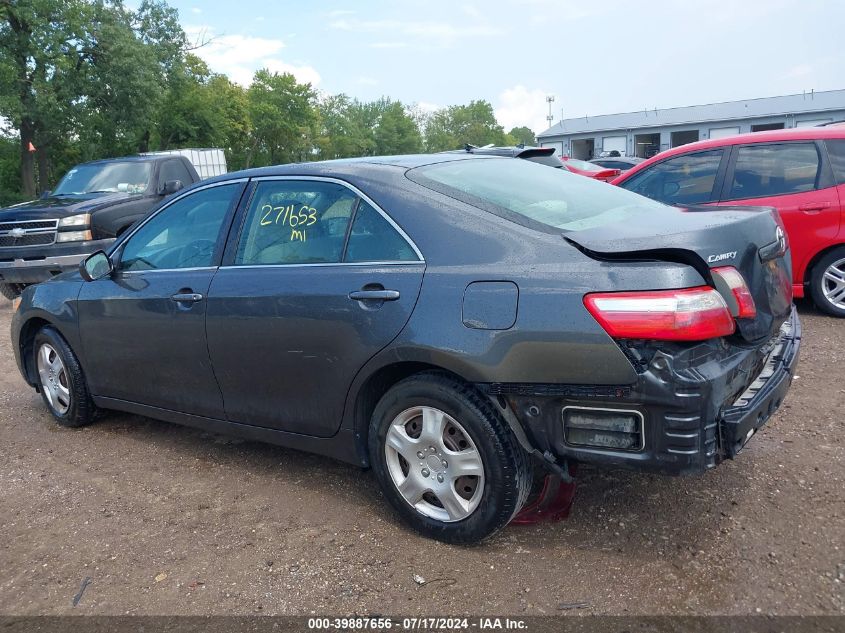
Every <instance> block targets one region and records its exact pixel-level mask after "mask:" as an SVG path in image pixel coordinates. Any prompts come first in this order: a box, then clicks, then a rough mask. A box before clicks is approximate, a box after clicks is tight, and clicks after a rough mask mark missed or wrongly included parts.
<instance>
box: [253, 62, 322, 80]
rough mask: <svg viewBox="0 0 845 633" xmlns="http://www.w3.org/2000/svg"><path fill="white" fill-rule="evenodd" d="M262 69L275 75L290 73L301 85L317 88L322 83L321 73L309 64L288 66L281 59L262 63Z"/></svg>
mask: <svg viewBox="0 0 845 633" xmlns="http://www.w3.org/2000/svg"><path fill="white" fill-rule="evenodd" d="M262 67H263V68H266V69H267V70H270V71H272V72H274V73H279V74H282V73H290V74H291V75H293V76H294V77H296V80H297V81H298V82H299V83H306V84H311V85H312V86H316V85H317V84H319V83H320V81H321V77H320V73H318V72H317V70H316V69H315V68H314V67H313V66H308V65H307V64H303V65H297V64H288V63H287V62H283V61H282V60H281V59H265V60H263V62H262Z"/></svg>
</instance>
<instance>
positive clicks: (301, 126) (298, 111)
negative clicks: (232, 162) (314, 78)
mask: <svg viewBox="0 0 845 633" xmlns="http://www.w3.org/2000/svg"><path fill="white" fill-rule="evenodd" d="M316 98H317V95H316V93H315V92H314V91H313V90H312V89H311V84H300V83H298V82H297V81H296V78H295V77H294V76H293V75H291V74H290V73H283V74H281V75H280V74H278V73H271V72H270V71H269V70H267V69H263V70H259V71H258V72H256V73H255V77H254V78H253V80H252V85H250V87H249V89H248V90H247V102H248V107H249V116H250V120H251V121H252V135H251V139H250V146H249V149H248V151H247V157H246V166H247V167H250V166H253V165H276V164H280V163H293V162H300V161H303V160H306V159H307V158H311V155H312V150H313V148H314V145H313V142H314V139H315V137H316V128H317V123H318V115H317V109H316Z"/></svg>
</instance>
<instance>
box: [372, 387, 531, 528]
mask: <svg viewBox="0 0 845 633" xmlns="http://www.w3.org/2000/svg"><path fill="white" fill-rule="evenodd" d="M369 453H370V463H371V464H372V468H373V471H374V473H375V475H376V478H377V479H378V480H379V483H380V484H381V487H382V490H383V491H384V494H385V496H386V497H387V499H388V501H389V502H390V503H391V505H392V506H393V507H394V508H395V509H396V511H397V512H398V513H399V514H400V515H401V516H402V518H403V519H405V521H406V522H407V523H409V524H410V525H411V526H412V527H413V528H414V529H416V530H417V531H419V532H421V533H422V534H424V535H425V536H428V537H430V538H434V539H437V540H440V541H444V542H446V543H455V544H470V543H477V542H479V541H482V540H484V539H486V538H488V537H490V536H492V535H493V534H495V533H496V532H497V531H499V530H500V529H501V528H503V527H504V526H505V525H507V523H508V522H509V521H510V520H511V519H512V518H513V516H514V515H515V514H516V513H517V512H518V511H519V510H520V508H522V506H523V504H524V503H525V500H526V499H527V497H528V493H529V492H530V490H531V483H532V468H531V464H530V461H529V459H528V456H527V455H526V454H525V452H524V451H523V450H522V448H521V447H520V446H519V443H518V441H517V440H516V438H515V437H514V435H513V433H512V432H511V430H510V428H509V427H508V425H507V423H506V422H505V421H504V420H503V419H502V417H501V416H500V415H499V414H498V412H497V411H496V410H495V409H494V408H493V406H492V405H491V404H490V403H489V402H488V401H487V400H486V399H484V398H483V397H482V396H481V394H479V393H478V392H477V391H476V390H475V389H474V388H473V387H472V386H470V385H467V384H466V383H462V382H460V381H458V380H456V379H454V378H452V377H450V376H447V375H445V374H441V373H436V372H426V373H421V374H416V375H414V376H411V377H409V378H406V379H404V380H402V381H400V382H399V383H397V384H396V385H394V386H393V387H392V388H391V389H390V390H389V391H388V392H387V393H386V394H385V395H384V396H383V397H382V399H381V400H380V401H379V403H378V405H377V406H376V408H375V411H374V412H373V417H372V420H371V422H370V434H369Z"/></svg>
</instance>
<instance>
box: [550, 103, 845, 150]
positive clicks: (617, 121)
mask: <svg viewBox="0 0 845 633" xmlns="http://www.w3.org/2000/svg"><path fill="white" fill-rule="evenodd" d="M842 120H845V90H828V91H825V92H807V93H804V94H797V95H785V96H782V97H766V98H762V99H748V100H747V101H727V102H724V103H710V104H707V105H696V106H686V107H683V108H667V109H664V110H659V109H654V110H642V111H640V112H626V113H624V114H603V115H599V116H584V117H579V118H577V119H564V120H562V121H561V122H560V123H556V124H555V125H553V126H552V127H550V128H549V129H548V130H546V131H545V132H542V133H540V134H538V135H537V140H538V142H539V144H540V145H541V146H543V147H555V148H556V149H557V150H558V152H560V154H561V155H562V156H571V157H572V158H581V159H584V160H589V159H590V158H596V157H598V156H599V155H600V154H601V153H602V152H603V151H604V152H610V151H613V150H616V151H618V152H619V153H620V154H622V155H623V156H640V157H642V158H648V157H650V156H653V155H654V154H657V153H658V152H662V151H663V150H665V149H669V148H670V147H677V146H678V145H684V144H686V143H693V142H695V141H700V140H704V139H708V138H721V137H724V136H732V135H734V134H741V133H744V132H762V131H763V130H780V129H782V128H791V127H804V126H813V125H819V124H821V123H827V122H830V121H842Z"/></svg>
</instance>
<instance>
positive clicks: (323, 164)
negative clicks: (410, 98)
mask: <svg viewBox="0 0 845 633" xmlns="http://www.w3.org/2000/svg"><path fill="white" fill-rule="evenodd" d="M502 158H505V157H503V156H478V155H474V154H445V155H444V154H404V155H397V156H362V157H360V158H337V159H333V160H324V161H309V162H305V163H286V164H283V165H271V166H268V167H253V168H250V169H242V170H240V171H233V172H229V173H227V174H222V175H220V176H216V177H214V178H209V179H208V180H203V181H202V182H203V183H205V184H208V183H212V182H222V181H226V180H231V179H233V178H260V177H263V176H287V175H301V176H323V175H325V174H326V173H327V172H331V173H332V174H333V175H334V176H335V177H342V174H340V173H338V172H337V167H339V166H346V165H349V166H354V165H385V166H388V167H397V168H400V169H414V168H416V167H424V166H426V165H433V164H437V163H447V162H455V161H461V160H491V159H492V160H497V159H498V160H500V159H502Z"/></svg>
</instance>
